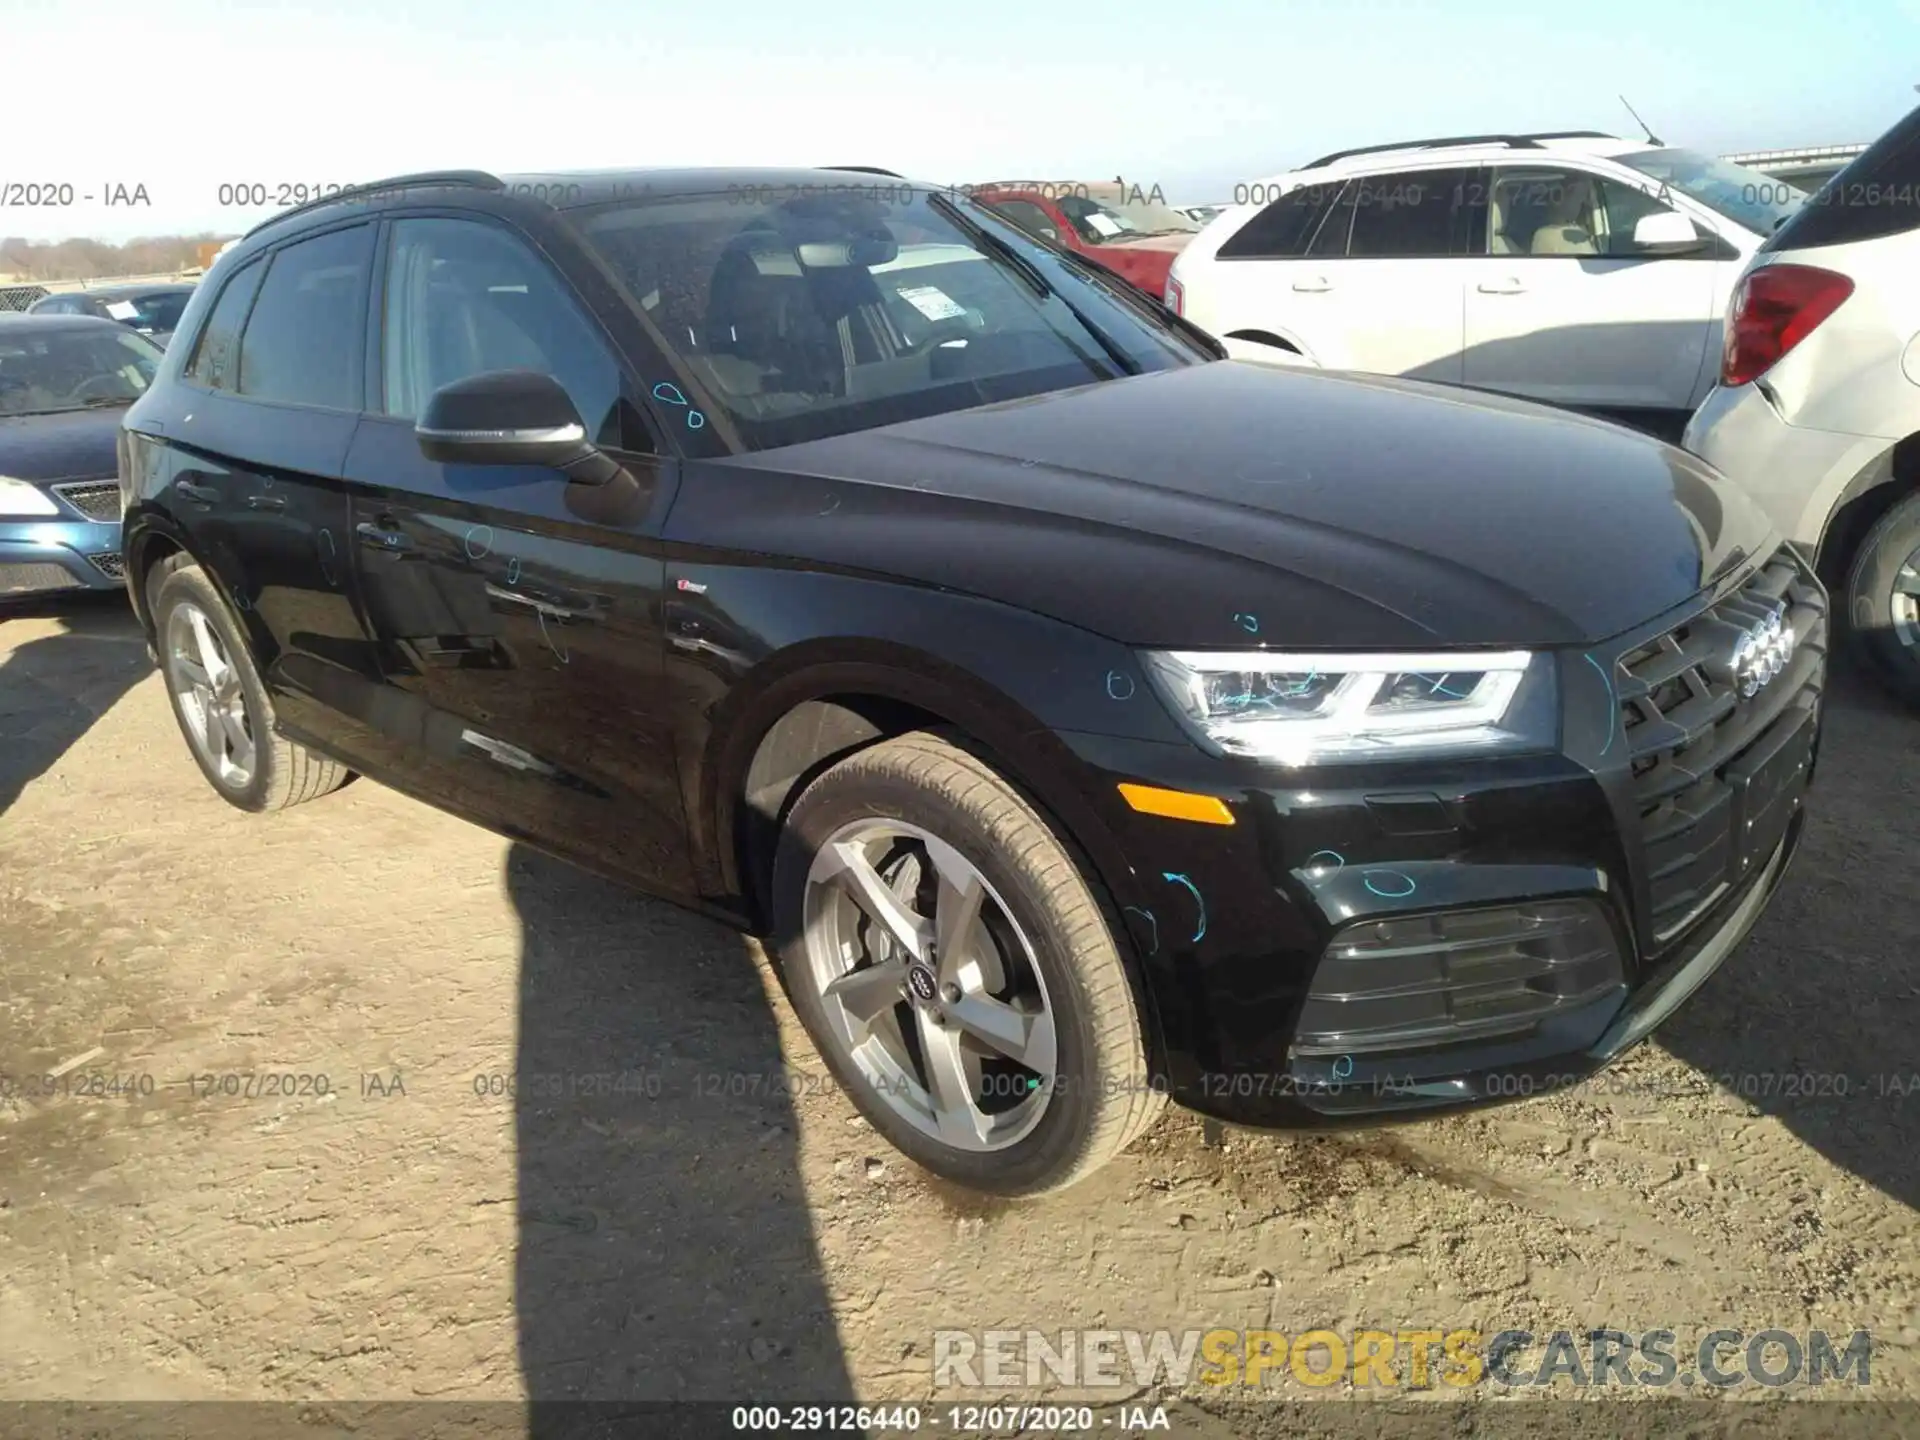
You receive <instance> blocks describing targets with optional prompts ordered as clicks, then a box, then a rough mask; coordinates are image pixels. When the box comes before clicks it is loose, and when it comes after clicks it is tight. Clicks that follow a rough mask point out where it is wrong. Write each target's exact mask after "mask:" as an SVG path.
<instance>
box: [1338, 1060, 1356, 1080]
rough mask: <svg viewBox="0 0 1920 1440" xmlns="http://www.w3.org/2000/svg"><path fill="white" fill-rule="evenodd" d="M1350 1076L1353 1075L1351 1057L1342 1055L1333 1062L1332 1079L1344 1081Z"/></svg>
mask: <svg viewBox="0 0 1920 1440" xmlns="http://www.w3.org/2000/svg"><path fill="white" fill-rule="evenodd" d="M1343 1067H1344V1068H1343ZM1351 1074H1353V1057H1352V1056H1351V1055H1342V1056H1341V1057H1340V1058H1339V1059H1338V1060H1336V1061H1334V1062H1333V1078H1334V1079H1336V1080H1344V1079H1346V1078H1347V1077H1348V1076H1349V1075H1351Z"/></svg>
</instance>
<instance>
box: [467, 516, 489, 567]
mask: <svg viewBox="0 0 1920 1440" xmlns="http://www.w3.org/2000/svg"><path fill="white" fill-rule="evenodd" d="M482 534H485V536H486V537H487V538H486V539H485V540H481V539H480V538H479V537H480V536H481V535H482ZM460 548H461V549H463V550H465V551H466V552H467V558H468V559H469V560H484V559H486V558H487V556H489V555H490V554H492V553H493V526H491V525H469V526H468V527H467V533H466V537H465V538H464V539H462V540H461V542H460Z"/></svg>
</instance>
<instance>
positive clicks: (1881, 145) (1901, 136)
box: [1760, 109, 1920, 255]
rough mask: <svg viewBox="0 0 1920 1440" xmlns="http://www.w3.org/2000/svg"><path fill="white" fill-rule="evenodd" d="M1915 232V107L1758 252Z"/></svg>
mask: <svg viewBox="0 0 1920 1440" xmlns="http://www.w3.org/2000/svg"><path fill="white" fill-rule="evenodd" d="M1916 229H1920V109H1916V110H1915V111H1913V113H1911V114H1910V115H1908V116H1907V118H1906V119H1904V120H1902V121H1900V122H1899V123H1898V124H1897V125H1895V126H1894V127H1893V128H1892V129H1891V130H1889V131H1887V133H1886V134H1884V135H1882V136H1881V137H1880V138H1879V139H1878V140H1876V141H1874V143H1873V144H1872V145H1869V146H1868V147H1867V148H1866V149H1865V150H1864V151H1862V152H1861V153H1860V154H1859V155H1857V156H1855V157H1854V160H1853V163H1852V164H1850V165H1848V166H1847V167H1846V169H1844V170H1842V171H1841V172H1840V173H1839V174H1838V175H1835V176H1834V177H1833V178H1832V179H1831V180H1829V181H1828V182H1827V183H1826V184H1825V185H1822V186H1821V187H1820V188H1819V189H1818V190H1816V191H1815V192H1814V193H1813V194H1812V195H1811V196H1809V197H1808V198H1807V201H1806V203H1805V204H1803V205H1802V206H1801V207H1800V208H1799V209H1798V210H1796V211H1795V212H1794V213H1793V215H1792V216H1791V217H1790V218H1789V219H1788V220H1787V223H1786V224H1785V225H1782V226H1781V227H1780V228H1779V229H1778V230H1776V231H1775V232H1774V233H1773V234H1772V236H1770V237H1769V238H1768V239H1767V241H1766V243H1765V244H1763V245H1762V246H1761V247H1760V253H1761V254H1763V255H1767V254H1778V253H1779V252H1781V251H1784V250H1812V249H1817V248H1819V247H1821V246H1826V245H1851V244H1854V243H1855V242H1857V241H1861V240H1880V239H1884V238H1886V237H1887V236H1890V235H1905V234H1907V233H1909V232H1910V231H1913V230H1916Z"/></svg>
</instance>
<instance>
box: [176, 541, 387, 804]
mask: <svg viewBox="0 0 1920 1440" xmlns="http://www.w3.org/2000/svg"><path fill="white" fill-rule="evenodd" d="M147 596H148V608H149V610H150V611H151V612H152V615H153V628H154V636H155V647H156V649H157V650H158V652H159V656H160V674H161V678H162V679H163V680H164V681H165V682H166V687H167V702H168V704H170V705H171V706H172V707H173V718H174V720H175V721H176V722H177V723H178V724H179V726H180V734H181V736H182V737H183V738H184V739H185V740H186V742H187V749H188V751H189V752H191V754H192V755H193V758H194V762H195V763H196V764H197V765H199V767H200V773H201V774H202V775H204V776H206V778H207V783H208V784H209V785H211V786H212V787H213V789H214V793H215V794H217V795H219V797H220V798H221V799H222V800H225V801H226V802H227V803H228V804H229V805H232V806H234V807H236V808H237V809H241V810H246V811H250V812H253V813H256V814H258V813H261V812H264V811H268V810H285V809H286V808H287V807H288V806H290V805H300V804H304V803H305V802H307V801H308V800H315V799H318V798H319V797H320V796H322V795H328V794H331V793H332V792H333V791H335V790H338V789H339V788H340V787H341V786H342V785H345V784H346V783H347V782H348V781H350V780H352V779H354V778H355V775H354V772H353V771H351V770H349V769H348V768H347V767H346V766H344V765H342V764H340V762H339V761H337V760H331V759H328V758H327V757H326V756H324V755H319V754H316V753H314V752H313V751H311V750H309V749H307V748H306V747H305V746H304V745H298V744H295V743H294V742H293V741H291V740H288V739H285V738H283V737H282V736H281V735H279V734H278V733H277V732H276V731H275V729H274V713H273V702H272V700H271V699H269V698H268V696H267V691H266V687H265V686H264V685H262V684H261V683H260V674H259V672H258V671H257V670H256V669H255V668H254V664H253V656H252V654H251V652H250V651H249V650H248V649H247V645H246V641H245V639H244V638H243V637H242V636H241V634H240V630H239V627H238V626H236V625H235V624H234V622H233V616H232V615H231V614H230V613H229V612H228V610H227V605H226V602H225V601H224V600H222V599H221V597H220V593H219V591H217V590H215V589H214V587H213V583H212V582H211V581H210V580H208V579H207V577H206V573H205V572H204V571H202V570H201V568H200V567H199V566H198V565H196V564H194V563H193V561H192V560H191V559H190V558H189V557H187V556H186V555H184V554H182V555H174V556H171V557H169V558H168V559H167V560H166V561H164V562H162V564H161V565H160V566H159V567H158V568H157V569H156V570H155V572H154V573H153V575H152V576H151V577H149V579H148V581H147Z"/></svg>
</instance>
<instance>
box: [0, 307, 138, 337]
mask: <svg viewBox="0 0 1920 1440" xmlns="http://www.w3.org/2000/svg"><path fill="white" fill-rule="evenodd" d="M0 329H6V330H15V331H18V330H111V331H113V332H114V333H115V334H116V335H118V334H124V333H126V327H125V326H123V325H117V324H115V323H114V322H113V321H111V320H102V319H101V318H100V317H99V316H98V315H29V314H27V313H26V312H25V311H23V310H0Z"/></svg>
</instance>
